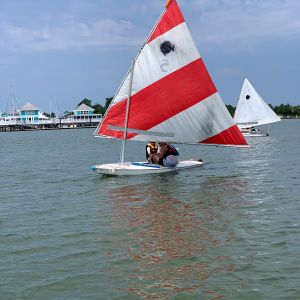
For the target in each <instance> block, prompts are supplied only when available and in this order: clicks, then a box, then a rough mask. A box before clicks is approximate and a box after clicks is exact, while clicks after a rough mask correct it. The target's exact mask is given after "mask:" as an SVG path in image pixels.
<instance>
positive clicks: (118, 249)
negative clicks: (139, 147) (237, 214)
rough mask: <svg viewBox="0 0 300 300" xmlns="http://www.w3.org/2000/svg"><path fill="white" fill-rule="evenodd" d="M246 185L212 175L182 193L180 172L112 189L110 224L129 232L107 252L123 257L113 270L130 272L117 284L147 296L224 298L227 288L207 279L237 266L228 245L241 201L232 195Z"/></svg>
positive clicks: (146, 297) (228, 178) (234, 178)
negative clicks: (123, 283)
mask: <svg viewBox="0 0 300 300" xmlns="http://www.w3.org/2000/svg"><path fill="white" fill-rule="evenodd" d="M175 186H176V194H175V195H173V194H174V187H175ZM246 187H247V184H246V183H245V182H243V181H242V180H241V179H239V178H237V177H217V178H216V177H212V178H208V179H206V180H205V181H203V182H202V183H201V184H200V185H198V186H196V187H195V188H194V189H192V190H191V192H190V194H188V193H186V192H182V196H181V193H180V191H181V189H182V188H184V184H182V182H181V181H179V180H178V179H177V178H176V176H153V177H152V176H151V178H150V181H148V182H147V184H145V183H141V184H137V185H131V186H123V187H115V188H113V189H110V191H109V195H108V201H109V204H110V205H111V207H112V215H111V218H112V220H111V222H112V228H113V229H112V230H115V231H120V230H122V231H123V232H124V235H125V237H124V239H122V240H120V241H119V242H117V244H114V247H113V248H112V249H110V250H109V251H108V252H107V255H108V256H115V259H116V260H118V259H119V260H120V263H116V264H114V266H115V267H114V269H113V270H110V272H109V273H110V276H113V277H114V276H121V277H123V278H128V286H119V287H118V288H119V289H121V290H123V291H126V292H127V293H129V294H132V295H136V296H137V297H139V298H143V299H169V298H170V297H171V296H174V295H177V294H178V293H181V294H182V295H184V294H189V295H191V294H193V293H196V294H197V296H198V297H199V296H200V295H203V296H205V297H207V298H205V299H221V298H223V297H224V296H225V294H226V290H225V289H224V288H223V287H222V286H221V285H210V286H208V285H207V284H206V280H207V279H208V278H210V282H213V280H212V279H213V278H214V277H215V278H216V280H217V278H218V275H219V274H222V273H229V272H232V271H234V270H235V263H234V259H233V258H232V257H231V256H230V254H229V253H227V251H226V247H227V246H228V245H230V242H231V240H232V239H233V238H234V237H235V231H234V229H233V228H232V227H231V210H232V208H234V207H236V206H237V205H239V203H238V202H232V201H231V200H230V198H231V197H232V196H234V197H233V198H234V199H237V198H239V195H240V196H241V197H242V194H243V192H244V190H245V189H246ZM187 195H188V196H187ZM241 202H242V199H241ZM125 256H126V258H124V257H125ZM124 259H125V262H124V261H123V262H121V261H122V260H124ZM126 259H128V260H129V261H127V262H126ZM237 284H239V282H237ZM115 288H116V287H115Z"/></svg>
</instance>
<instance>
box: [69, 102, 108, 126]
mask: <svg viewBox="0 0 300 300" xmlns="http://www.w3.org/2000/svg"><path fill="white" fill-rule="evenodd" d="M66 118H68V119H70V120H73V121H74V123H99V122H100V121H101V119H102V115H101V114H95V113H94V109H93V108H92V107H90V106H88V105H86V104H84V103H82V104H80V105H79V106H77V107H76V108H75V109H73V110H72V112H71V113H69V114H68V115H67V116H66Z"/></svg>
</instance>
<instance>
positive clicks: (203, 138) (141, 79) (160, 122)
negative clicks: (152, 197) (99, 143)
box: [92, 0, 247, 175]
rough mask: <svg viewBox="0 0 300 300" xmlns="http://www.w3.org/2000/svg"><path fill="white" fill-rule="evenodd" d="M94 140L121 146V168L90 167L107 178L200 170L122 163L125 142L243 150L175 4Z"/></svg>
mask: <svg viewBox="0 0 300 300" xmlns="http://www.w3.org/2000/svg"><path fill="white" fill-rule="evenodd" d="M94 135H95V136H96V137H102V138H116V139H122V141H123V142H122V148H121V155H120V163H117V164H103V165H95V166H93V167H92V169H93V170H94V171H95V172H97V173H100V174H110V175H129V174H132V175H140V174H153V173H163V172H172V171H175V170H181V169H185V168H192V167H200V166H202V165H203V162H199V161H179V163H178V164H177V166H176V167H172V168H170V167H169V168H167V167H163V166H160V165H152V164H151V165H149V164H145V163H132V162H124V155H125V144H126V142H127V141H144V142H148V141H153V142H164V143H175V144H176V143H181V144H184V143H186V144H206V145H208V144H210V145H222V146H233V147H247V142H246V140H245V138H244V137H243V136H242V134H241V132H240V130H239V129H238V127H237V126H236V125H235V124H234V121H233V119H232V118H231V116H230V114H229V112H228V110H227V109H226V107H225V105H224V103H223V101H222V99H221V97H220V95H219V93H218V91H217V89H216V87H215V85H214V83H213V81H212V79H211V77H210V75H209V73H208V71H207V69H206V67H205V65H204V62H203V60H202V58H201V56H200V54H199V52H198V50H197V48H196V46H195V44H194V41H193V39H192V37H191V35H190V32H189V30H188V28H187V25H186V23H185V20H184V17H183V15H182V13H181V11H180V9H179V7H178V4H177V2H176V0H168V1H167V3H166V6H165V10H164V11H163V13H162V15H161V17H160V18H159V19H158V21H157V23H156V25H155V26H154V28H153V30H152V31H151V33H150V35H149V37H148V38H147V40H146V42H145V43H144V45H143V47H142V49H141V50H140V51H139V53H138V55H137V57H136V58H135V59H134V60H133V62H132V66H131V68H130V70H129V71H128V73H127V75H126V76H125V78H124V80H123V82H122V84H121V86H120V88H119V90H118V91H117V93H116V95H115V97H114V99H113V101H112V102H111V104H110V106H109V108H108V110H107V112H106V114H105V116H104V118H103V120H102V122H101V123H100V124H99V126H98V128H97V130H96V131H95V133H94ZM112 173H113V174H112Z"/></svg>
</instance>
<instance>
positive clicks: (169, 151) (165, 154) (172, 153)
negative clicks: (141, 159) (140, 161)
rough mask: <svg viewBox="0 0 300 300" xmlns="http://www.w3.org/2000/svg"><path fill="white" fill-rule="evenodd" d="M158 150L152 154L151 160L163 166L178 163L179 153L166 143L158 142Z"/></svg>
mask: <svg viewBox="0 0 300 300" xmlns="http://www.w3.org/2000/svg"><path fill="white" fill-rule="evenodd" d="M158 144H159V152H158V153H157V154H154V155H153V156H152V161H153V162H154V163H156V164H159V165H161V166H164V167H175V166H176V165H177V164H178V156H179V153H178V151H177V149H176V148H175V147H174V146H172V145H170V144H168V143H158Z"/></svg>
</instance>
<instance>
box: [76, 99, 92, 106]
mask: <svg viewBox="0 0 300 300" xmlns="http://www.w3.org/2000/svg"><path fill="white" fill-rule="evenodd" d="M81 104H85V105H87V106H90V107H92V101H91V100H89V99H87V98H84V99H83V100H81V101H80V102H79V103H78V105H77V106H79V105H81Z"/></svg>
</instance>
